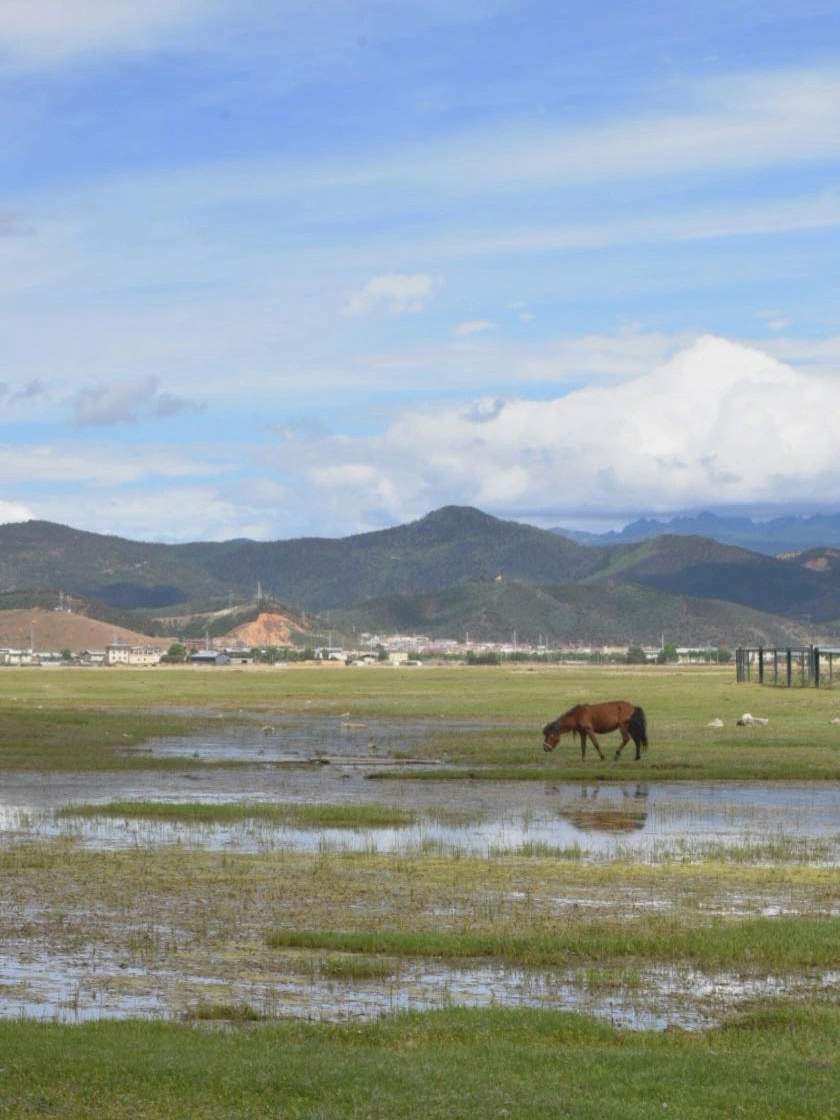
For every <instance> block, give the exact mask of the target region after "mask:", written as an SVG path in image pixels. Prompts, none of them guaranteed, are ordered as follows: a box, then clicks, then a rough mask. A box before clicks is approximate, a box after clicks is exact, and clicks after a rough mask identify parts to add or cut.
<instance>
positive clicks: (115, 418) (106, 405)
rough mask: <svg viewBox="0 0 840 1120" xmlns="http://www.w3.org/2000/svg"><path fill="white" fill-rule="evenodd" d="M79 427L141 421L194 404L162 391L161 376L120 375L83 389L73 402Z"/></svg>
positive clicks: (76, 422) (172, 412) (75, 421)
mask: <svg viewBox="0 0 840 1120" xmlns="http://www.w3.org/2000/svg"><path fill="white" fill-rule="evenodd" d="M72 404H73V423H74V424H75V425H76V427H77V428H87V427H109V426H110V425H112V424H125V423H132V424H133V423H137V421H138V420H141V419H145V418H147V417H150V416H156V417H166V416H174V415H175V413H177V412H181V411H182V410H183V409H185V408H191V407H193V406H192V405H190V404H189V402H187V401H185V400H184V399H183V398H181V397H176V396H174V395H173V394H172V393H161V392H159V391H158V383H157V378H155V377H142V378H118V379H115V380H113V381H111V382H110V383H108V384H106V385H98V386H95V387H92V388H87V389H82V390H81V391H80V392H79V393H78V394H77V395H76V397H75V399H74V400H73V402H72Z"/></svg>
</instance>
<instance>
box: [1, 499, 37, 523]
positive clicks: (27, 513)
mask: <svg viewBox="0 0 840 1120" xmlns="http://www.w3.org/2000/svg"><path fill="white" fill-rule="evenodd" d="M34 516H35V515H34V513H33V512H32V511H31V510H30V509H28V508H27V507H26V506H24V505H21V504H20V502H6V501H4V500H3V499H2V498H0V525H8V524H9V523H10V522H12V521H31V520H32V519H33V518H34Z"/></svg>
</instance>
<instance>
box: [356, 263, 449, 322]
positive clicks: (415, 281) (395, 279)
mask: <svg viewBox="0 0 840 1120" xmlns="http://www.w3.org/2000/svg"><path fill="white" fill-rule="evenodd" d="M437 286H438V282H437V281H436V279H435V277H433V276H428V275H426V273H423V272H415V273H405V272H385V273H382V274H381V275H380V276H373V277H371V279H370V280H368V281H367V283H366V284H364V285H363V286H362V287H361V288H359V290H358V291H356V292H354V293H353V294H352V295H351V296H350V298H349V299H348V300H347V303H346V304H345V305H344V314H345V315H349V316H351V317H353V318H358V317H361V316H365V315H372V314H374V313H379V314H385V315H417V314H418V313H419V312H421V311H424V310H425V308H426V305H427V304H428V302H429V300H430V299H431V297H432V294H433V293H434V290H435V288H436V287H437Z"/></svg>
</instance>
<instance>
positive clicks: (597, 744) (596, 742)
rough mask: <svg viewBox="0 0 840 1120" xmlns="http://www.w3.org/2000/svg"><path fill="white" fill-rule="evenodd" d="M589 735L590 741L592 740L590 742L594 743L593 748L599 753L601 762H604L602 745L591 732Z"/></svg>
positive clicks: (588, 732)
mask: <svg viewBox="0 0 840 1120" xmlns="http://www.w3.org/2000/svg"><path fill="white" fill-rule="evenodd" d="M587 735H588V736H589V739H590V742H591V743H592V746H593V747H594V748H595V750H596V751H597V752H598V755H599V756H600V758H601V760H602V761H603V758H604V752H603V751H602V750H601V744H600V743H599V742H598V740H597V739H596V738H595V736H594V735H593V734H592V732H591V731H587Z"/></svg>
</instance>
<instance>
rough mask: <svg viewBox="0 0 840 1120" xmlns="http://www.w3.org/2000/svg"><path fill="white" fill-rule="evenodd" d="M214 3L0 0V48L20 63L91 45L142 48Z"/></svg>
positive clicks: (59, 57) (85, 50) (45, 60)
mask: <svg viewBox="0 0 840 1120" xmlns="http://www.w3.org/2000/svg"><path fill="white" fill-rule="evenodd" d="M218 6H219V4H218V2H217V0H143V3H141V4H139V3H137V2H136V0H3V3H2V5H0V51H2V52H3V53H5V54H6V55H7V58H9V59H11V61H12V64H13V65H17V66H19V67H23V66H43V65H45V64H51V63H54V62H60V61H63V60H66V59H68V58H70V57H72V56H74V55H80V54H89V53H90V52H92V51H119V52H135V51H140V50H145V49H148V48H149V47H150V46H152V45H155V44H157V43H159V42H161V41H165V39H166V37H167V36H168V35H169V34H171V33H172V32H173V31H175V30H177V29H179V28H181V27H183V26H184V25H187V24H189V23H191V22H193V21H196V20H199V19H202V18H204V19H206V18H207V17H208V15H210V14H212V12H213V10H214V9H215V8H218Z"/></svg>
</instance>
